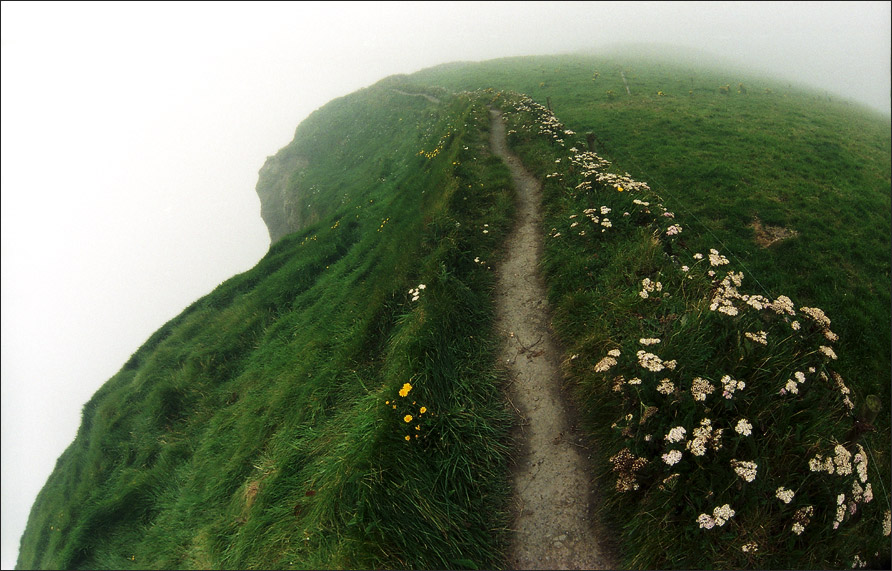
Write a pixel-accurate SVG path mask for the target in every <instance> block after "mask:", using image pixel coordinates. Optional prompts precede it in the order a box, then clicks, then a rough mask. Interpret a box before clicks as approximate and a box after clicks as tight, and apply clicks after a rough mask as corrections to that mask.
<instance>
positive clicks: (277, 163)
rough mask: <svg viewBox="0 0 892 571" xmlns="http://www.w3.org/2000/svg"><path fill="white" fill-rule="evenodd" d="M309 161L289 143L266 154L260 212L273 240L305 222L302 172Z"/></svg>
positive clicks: (259, 182)
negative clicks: (302, 198)
mask: <svg viewBox="0 0 892 571" xmlns="http://www.w3.org/2000/svg"><path fill="white" fill-rule="evenodd" d="M309 164H310V162H309V161H308V160H307V159H306V158H305V157H302V156H300V155H298V154H297V153H296V152H294V150H293V149H291V148H290V146H289V147H285V148H283V149H282V150H280V151H279V152H278V153H276V154H275V155H273V156H271V157H267V159H266V162H265V163H264V164H263V167H261V169H260V172H259V177H258V179H257V186H256V190H257V196H258V197H259V198H260V216H261V218H263V222H264V223H265V224H266V228H267V230H268V231H269V239H270V242H271V243H275V242H277V241H278V240H279V239H280V238H282V237H283V236H285V235H286V234H289V233H291V232H295V231H296V230H299V229H300V228H301V227H302V226H304V225H305V223H306V221H305V220H302V216H301V213H302V210H301V208H299V207H298V204H299V203H300V198H301V195H302V194H303V193H302V192H301V184H300V182H301V178H302V177H301V175H302V173H303V171H304V169H306V168H307V167H308V166H309Z"/></svg>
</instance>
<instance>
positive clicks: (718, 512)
mask: <svg viewBox="0 0 892 571" xmlns="http://www.w3.org/2000/svg"><path fill="white" fill-rule="evenodd" d="M734 514H735V512H734V510H733V509H731V506H730V504H725V505H723V506H719V507H717V508H715V509H713V510H712V515H709V514H705V513H703V514H700V515H699V516H697V523H699V524H700V527H701V528H706V529H712V528H713V527H715V526H719V527H722V526H723V525H725V523H726V522H727V521H728V520H729V519H731V518H732V517H734Z"/></svg>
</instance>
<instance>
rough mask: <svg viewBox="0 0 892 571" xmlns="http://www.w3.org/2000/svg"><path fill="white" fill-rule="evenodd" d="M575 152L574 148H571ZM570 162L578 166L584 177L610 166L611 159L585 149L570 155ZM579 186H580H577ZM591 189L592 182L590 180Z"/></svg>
mask: <svg viewBox="0 0 892 571" xmlns="http://www.w3.org/2000/svg"><path fill="white" fill-rule="evenodd" d="M570 151H571V152H573V149H570ZM570 164H572V165H573V166H574V167H578V168H579V171H580V173H581V174H582V176H583V177H586V178H587V177H590V176H594V175H596V174H598V173H599V172H600V171H602V170H604V169H606V168H607V167H609V166H610V161H608V160H606V159H603V158H601V157H599V156H598V155H596V154H595V153H592V152H589V151H584V152H581V153H577V154H575V155H573V156H571V157H570ZM577 188H578V187H577ZM589 189H591V182H589Z"/></svg>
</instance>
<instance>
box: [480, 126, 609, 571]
mask: <svg viewBox="0 0 892 571" xmlns="http://www.w3.org/2000/svg"><path fill="white" fill-rule="evenodd" d="M490 144H491V147H492V151H493V153H494V154H495V155H497V156H499V157H501V158H502V160H504V161H505V162H506V163H507V165H508V167H509V168H510V170H511V174H512V178H513V179H514V184H515V187H516V189H517V221H516V223H515V227H514V230H513V231H512V234H511V236H510V237H509V238H508V242H507V245H506V252H505V258H504V261H503V262H502V263H501V264H500V266H499V267H498V268H497V272H498V285H497V289H496V306H497V309H496V326H497V328H498V331H499V332H500V333H501V334H502V335H503V338H504V344H503V348H502V355H501V359H502V363H504V365H505V366H506V367H507V369H508V373H509V377H510V379H511V382H510V388H509V395H508V396H509V398H510V400H511V402H512V404H513V405H514V406H515V408H516V409H517V411H518V413H519V414H520V416H521V423H520V425H521V426H520V427H519V429H518V433H517V434H516V435H515V436H516V438H517V439H518V441H519V442H520V451H519V453H518V455H517V458H516V462H515V466H514V468H513V471H512V472H513V473H512V480H513V481H512V484H513V488H514V505H513V509H514V523H513V527H512V529H513V530H514V534H513V540H512V545H511V549H510V552H509V554H510V555H509V561H508V564H509V565H510V566H512V567H514V568H518V569H605V568H615V567H616V564H615V558H614V556H613V554H612V553H611V552H610V548H609V547H608V546H607V541H606V538H607V535H606V534H605V533H604V530H602V529H600V528H599V525H598V524H597V522H596V521H595V520H594V518H593V517H592V509H591V508H592V504H593V501H596V495H595V494H594V492H593V490H592V483H591V478H590V474H591V471H590V470H589V464H588V463H589V460H588V458H589V454H590V452H589V451H588V450H587V449H586V448H585V446H584V444H583V441H582V439H581V437H580V435H579V434H577V433H576V431H575V429H574V427H573V425H572V420H571V419H572V411H571V409H570V408H569V403H568V402H567V400H566V395H564V394H563V391H562V388H561V386H562V377H561V373H560V366H559V365H560V352H559V350H558V347H557V346H556V344H555V342H554V341H553V340H552V336H551V329H550V326H549V317H548V316H549V312H548V308H547V305H546V297H545V286H544V283H543V281H542V278H541V276H540V273H539V260H540V259H541V256H542V235H541V229H540V221H541V214H540V206H539V203H540V194H541V187H540V185H539V182H538V181H537V180H536V179H535V178H534V177H533V176H532V175H531V174H530V173H529V172H527V171H526V170H525V169H524V167H523V165H522V164H521V162H520V160H519V159H518V158H517V157H516V156H514V155H513V154H512V153H510V151H509V150H508V146H507V142H506V140H505V126H504V123H503V122H502V119H501V116H500V115H499V113H498V111H496V110H493V111H492V130H491V141H490Z"/></svg>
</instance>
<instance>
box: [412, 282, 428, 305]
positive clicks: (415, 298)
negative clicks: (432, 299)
mask: <svg viewBox="0 0 892 571" xmlns="http://www.w3.org/2000/svg"><path fill="white" fill-rule="evenodd" d="M426 287H427V286H426V285H424V284H418V287H414V288H412V289H410V290H409V295H411V296H412V301H418V298H419V297H421V290H423V289H424V288H426Z"/></svg>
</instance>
